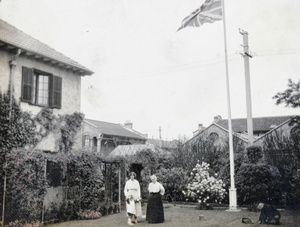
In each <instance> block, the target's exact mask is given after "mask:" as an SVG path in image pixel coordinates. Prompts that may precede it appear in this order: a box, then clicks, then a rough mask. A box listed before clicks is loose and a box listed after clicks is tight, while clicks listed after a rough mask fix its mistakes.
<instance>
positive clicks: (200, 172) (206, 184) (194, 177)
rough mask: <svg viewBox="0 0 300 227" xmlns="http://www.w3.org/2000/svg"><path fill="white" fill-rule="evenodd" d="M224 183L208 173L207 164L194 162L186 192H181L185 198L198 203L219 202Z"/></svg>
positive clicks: (222, 197) (221, 198)
mask: <svg viewBox="0 0 300 227" xmlns="http://www.w3.org/2000/svg"><path fill="white" fill-rule="evenodd" d="M224 187H225V184H224V183H223V181H222V180H221V179H220V180H218V179H216V178H214V177H212V176H210V174H209V164H207V163H206V162H202V164H199V161H198V163H197V164H196V166H195V168H193V170H192V172H191V173H190V178H189V183H188V186H187V192H185V191H184V192H183V193H184V194H185V196H186V198H187V200H191V201H197V202H198V203H199V205H208V204H209V203H221V201H222V200H223V199H224V198H225V195H226V190H225V189H224Z"/></svg>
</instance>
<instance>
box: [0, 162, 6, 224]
mask: <svg viewBox="0 0 300 227" xmlns="http://www.w3.org/2000/svg"><path fill="white" fill-rule="evenodd" d="M6 166H7V162H5V167H6ZM4 172H5V175H4V185H3V204H2V225H1V226H4V218H5V215H4V214H5V196H6V168H4Z"/></svg>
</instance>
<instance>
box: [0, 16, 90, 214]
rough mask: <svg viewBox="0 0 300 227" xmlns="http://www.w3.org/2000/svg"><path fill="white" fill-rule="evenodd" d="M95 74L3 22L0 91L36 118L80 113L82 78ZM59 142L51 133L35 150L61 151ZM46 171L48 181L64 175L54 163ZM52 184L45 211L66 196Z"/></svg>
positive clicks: (77, 145)
mask: <svg viewBox="0 0 300 227" xmlns="http://www.w3.org/2000/svg"><path fill="white" fill-rule="evenodd" d="M45 32H46V30H45ZM92 74H93V72H92V71H91V70H89V69H87V68H86V67H84V66H82V65H80V64H79V63H77V62H76V61H74V60H72V59H70V58H68V57H66V56H65V55H63V54H61V53H59V52H58V51H56V50H54V49H53V48H51V47H49V46H47V45H46V44H44V43H42V42H40V41H39V40H37V39H34V38H32V37H31V36H30V35H28V34H25V33H24V32H22V31H21V30H19V29H17V28H16V27H14V26H12V25H10V24H8V23H7V22H5V21H3V20H1V19H0V92H2V93H3V92H6V91H8V90H11V91H12V93H11V94H13V96H14V98H15V99H16V100H17V102H19V103H20V108H21V109H22V110H23V111H27V112H30V113H31V114H32V116H33V117H34V116H36V115H37V114H38V113H40V111H41V110H42V109H43V108H45V107H46V108H50V109H52V110H53V114H55V115H66V114H69V115H71V114H73V113H75V112H80V100H81V97H80V96H81V77H82V76H86V75H92ZM81 138H82V135H81V131H80V132H78V133H77V135H76V139H75V141H76V143H75V144H74V146H73V149H81V147H82V143H81V142H82V140H81ZM59 139H60V135H59V134H57V133H53V132H50V133H49V134H48V135H47V136H46V137H44V138H43V139H42V140H41V141H40V142H39V144H38V145H37V146H36V147H35V149H38V150H43V151H58V143H57V140H59ZM46 169H47V178H48V177H50V178H51V179H52V178H53V177H55V176H58V175H59V173H60V172H61V166H60V165H59V164H57V163H54V162H49V161H48V162H47V167H46ZM52 173H54V174H52ZM48 180H49V179H48ZM49 182H51V181H49ZM56 182H57V181H56ZM49 185H50V187H49V188H48V189H47V193H46V195H45V197H44V204H43V205H44V207H45V210H46V209H51V208H53V207H52V205H53V204H57V207H59V206H60V204H61V203H62V201H63V197H64V195H65V193H64V189H63V187H62V186H61V185H60V183H59V182H58V184H51V183H49ZM57 209H58V208H57Z"/></svg>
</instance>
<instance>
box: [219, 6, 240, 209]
mask: <svg viewBox="0 0 300 227" xmlns="http://www.w3.org/2000/svg"><path fill="white" fill-rule="evenodd" d="M224 1H225V0H222V15H223V30H224V49H225V67H226V87H227V109H228V134H229V158H230V189H229V210H228V211H237V196H236V188H235V183H234V153H233V136H232V124H231V105H230V89H229V75H228V54H227V37H226V22H225V3H224Z"/></svg>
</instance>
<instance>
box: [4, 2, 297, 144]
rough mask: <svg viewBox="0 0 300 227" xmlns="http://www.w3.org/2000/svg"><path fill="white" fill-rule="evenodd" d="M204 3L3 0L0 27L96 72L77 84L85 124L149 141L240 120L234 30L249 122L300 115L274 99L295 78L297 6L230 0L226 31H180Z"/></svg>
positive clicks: (217, 26) (242, 104)
mask: <svg viewBox="0 0 300 227" xmlns="http://www.w3.org/2000/svg"><path fill="white" fill-rule="evenodd" d="M203 3H204V0H84V1H82V0H26V1H25V0H1V2H0V18H1V19H2V20H5V21H6V22H8V23H10V24H12V25H14V26H15V27H17V28H18V29H20V30H22V31H23V32H25V33H27V34H29V35H31V36H32V37H34V38H36V39H38V40H40V41H41V42H43V43H45V44H47V45H49V46H50V47H52V48H54V49H55V50H57V51H59V52H61V53H63V54H64V55H66V56H68V57H70V58H72V59H73V60H75V61H77V62H79V63H80V64H82V65H84V66H85V67H87V68H89V69H91V70H92V71H93V72H95V73H94V74H93V75H92V76H86V77H83V78H82V93H81V112H82V113H84V114H85V117H86V118H89V119H94V120H100V121H106V122H111V123H121V124H124V123H125V122H127V121H130V122H132V123H133V129H135V130H137V131H139V132H141V133H144V134H148V137H149V138H155V139H157V138H159V135H161V138H162V139H164V140H172V139H183V138H191V137H192V135H193V132H194V131H196V130H197V128H198V124H203V126H206V127H207V126H209V125H210V124H211V123H212V122H213V118H214V117H215V116H217V115H220V116H221V117H222V118H223V119H228V113H229V111H230V113H231V118H232V119H234V118H246V117H247V108H246V93H245V67H244V58H243V57H242V56H241V53H242V52H243V46H242V44H243V36H242V35H241V34H240V32H239V29H242V30H244V31H247V32H248V34H249V35H248V40H249V49H250V53H251V54H252V56H253V57H252V58H250V60H249V62H250V81H251V83H250V86H251V105H252V116H253V117H267V116H283V115H294V114H299V109H291V108H287V107H285V106H284V105H279V106H277V105H275V100H274V99H272V97H273V96H274V95H275V94H276V93H277V92H282V91H284V90H285V89H286V88H287V84H288V79H289V78H290V79H292V80H293V81H295V82H298V81H299V78H300V42H299V35H300V26H299V20H300V14H299V12H300V1H299V0H284V1H283V0H273V1H269V0H251V1H249V0H230V1H228V0H227V1H225V27H224V24H223V21H217V22H215V23H207V24H204V25H203V26H201V27H197V28H195V27H187V28H184V29H182V30H180V31H178V32H177V29H178V28H179V27H180V25H181V22H182V20H183V18H185V17H186V16H188V15H189V14H190V13H191V12H193V11H194V10H195V9H197V8H199V7H200V6H201V5H202V4H203ZM224 28H226V29H225V30H226V32H224ZM224 34H225V35H226V46H227V56H228V78H229V93H230V98H229V99H228V96H227V87H226V70H225V69H226V68H225V45H224V44H225V42H224V40H225V39H224V37H225V35H224ZM228 100H229V101H230V108H228ZM159 128H161V131H160V132H161V134H159Z"/></svg>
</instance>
